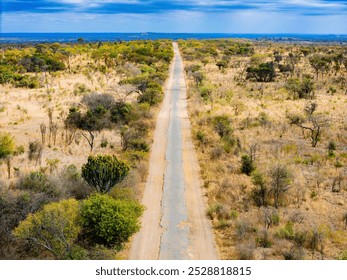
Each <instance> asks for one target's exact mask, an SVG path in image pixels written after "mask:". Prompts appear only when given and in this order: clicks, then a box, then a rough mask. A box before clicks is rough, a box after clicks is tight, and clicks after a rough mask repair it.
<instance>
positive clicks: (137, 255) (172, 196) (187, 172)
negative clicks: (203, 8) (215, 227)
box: [129, 43, 218, 260]
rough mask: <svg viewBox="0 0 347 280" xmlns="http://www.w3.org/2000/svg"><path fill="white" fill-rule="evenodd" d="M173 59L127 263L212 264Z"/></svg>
mask: <svg viewBox="0 0 347 280" xmlns="http://www.w3.org/2000/svg"><path fill="white" fill-rule="evenodd" d="M173 47H174V52H175V57H174V60H173V63H172V65H171V68H170V78H169V80H168V82H167V85H166V89H165V98H164V101H163V104H162V107H161V110H160V113H159V115H158V119H157V124H156V130H155V133H154V142H153V145H152V149H151V157H150V168H149V175H148V178H147V183H146V187H145V192H144V197H143V201H142V203H143V204H144V205H145V206H146V211H145V212H144V215H143V217H142V228H141V230H140V232H139V233H138V234H137V235H136V236H135V237H134V239H133V242H132V247H131V250H130V254H129V258H130V259H133V260H146V259H149V260H151V259H178V260H180V259H192V260H199V259H217V258H218V254H217V251H216V249H215V243H214V239H213V234H212V229H211V226H210V223H209V221H208V219H207V218H206V215H205V205H204V203H203V197H202V191H201V179H200V173H199V165H198V161H197V158H196V154H195V150H194V146H193V143H192V137H191V131H190V121H189V117H188V111H187V101H186V84H185V78H184V71H183V70H184V69H183V63H182V58H181V56H180V53H179V50H178V46H177V44H176V43H173Z"/></svg>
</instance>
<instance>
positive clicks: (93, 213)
mask: <svg viewBox="0 0 347 280" xmlns="http://www.w3.org/2000/svg"><path fill="white" fill-rule="evenodd" d="M142 212H143V207H142V206H141V205H139V204H138V203H137V202H135V201H129V200H124V201H123V200H115V199H113V198H112V197H110V196H108V195H101V194H95V195H93V196H91V197H89V198H88V199H87V200H85V201H84V202H83V204H82V212H81V215H82V225H83V228H84V232H85V233H86V234H87V236H88V237H89V239H90V241H91V242H92V243H95V244H101V245H105V246H108V247H113V246H115V247H116V248H121V247H122V245H123V243H124V242H127V241H128V239H129V237H130V236H131V235H132V234H134V233H135V232H137V231H138V230H139V229H140V223H139V217H140V216H141V214H142Z"/></svg>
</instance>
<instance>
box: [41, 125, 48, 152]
mask: <svg viewBox="0 0 347 280" xmlns="http://www.w3.org/2000/svg"><path fill="white" fill-rule="evenodd" d="M40 132H41V143H42V146H44V145H45V142H46V132H47V127H46V125H45V124H44V123H42V124H40Z"/></svg>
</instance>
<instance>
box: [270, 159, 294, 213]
mask: <svg viewBox="0 0 347 280" xmlns="http://www.w3.org/2000/svg"><path fill="white" fill-rule="evenodd" d="M270 177H271V192H272V195H273V198H274V206H275V207H276V208H278V207H279V205H280V203H281V200H282V198H283V195H284V193H285V192H286V191H288V190H289V189H290V183H291V177H292V176H291V174H290V172H289V170H288V168H287V167H286V166H285V165H281V164H278V165H276V166H274V167H273V168H272V170H270Z"/></svg>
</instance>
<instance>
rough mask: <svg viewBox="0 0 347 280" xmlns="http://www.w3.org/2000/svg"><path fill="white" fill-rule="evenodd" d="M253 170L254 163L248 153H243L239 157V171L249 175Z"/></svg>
mask: <svg viewBox="0 0 347 280" xmlns="http://www.w3.org/2000/svg"><path fill="white" fill-rule="evenodd" d="M254 170H255V166H254V163H253V161H252V159H251V157H250V156H249V155H243V156H242V157H241V173H243V174H246V175H248V176H249V175H251V173H252V172H253V171H254Z"/></svg>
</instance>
